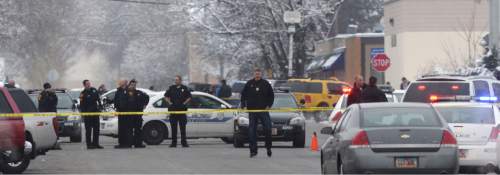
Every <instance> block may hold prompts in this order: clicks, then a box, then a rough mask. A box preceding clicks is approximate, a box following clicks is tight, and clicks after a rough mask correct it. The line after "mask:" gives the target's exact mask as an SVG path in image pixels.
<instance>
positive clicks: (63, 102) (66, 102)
mask: <svg viewBox="0 0 500 175" xmlns="http://www.w3.org/2000/svg"><path fill="white" fill-rule="evenodd" d="M56 95H57V109H72V108H73V105H74V104H73V100H72V99H71V97H70V96H69V95H68V94H65V93H56Z"/></svg>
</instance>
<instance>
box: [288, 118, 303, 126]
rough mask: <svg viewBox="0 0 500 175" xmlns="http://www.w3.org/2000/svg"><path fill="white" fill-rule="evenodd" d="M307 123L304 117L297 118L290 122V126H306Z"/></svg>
mask: <svg viewBox="0 0 500 175" xmlns="http://www.w3.org/2000/svg"><path fill="white" fill-rule="evenodd" d="M305 123H306V121H305V119H304V118H302V117H295V118H292V120H290V125H299V126H304V124H305Z"/></svg>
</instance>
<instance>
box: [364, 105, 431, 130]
mask: <svg viewBox="0 0 500 175" xmlns="http://www.w3.org/2000/svg"><path fill="white" fill-rule="evenodd" d="M361 126H362V127H364V128H376V127H439V126H441V122H440V120H439V117H438V115H437V114H436V112H434V110H433V109H432V108H430V107H429V108H422V107H418V108H406V107H405V108H366V109H363V112H362V116H361Z"/></svg>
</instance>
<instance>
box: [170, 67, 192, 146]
mask: <svg viewBox="0 0 500 175" xmlns="http://www.w3.org/2000/svg"><path fill="white" fill-rule="evenodd" d="M164 96H165V101H167V102H168V103H169V104H170V106H169V108H168V111H187V104H188V103H189V101H191V92H190V90H189V88H188V87H187V86H184V85H183V84H182V78H181V76H179V75H177V76H175V85H172V86H170V87H169V88H168V90H167V91H166V92H165V95H164ZM186 124H187V115H186V114H171V115H170V126H171V127H172V128H171V131H172V143H171V144H170V147H171V148H174V147H177V125H179V126H180V130H181V144H182V147H189V145H188V143H187V140H186Z"/></svg>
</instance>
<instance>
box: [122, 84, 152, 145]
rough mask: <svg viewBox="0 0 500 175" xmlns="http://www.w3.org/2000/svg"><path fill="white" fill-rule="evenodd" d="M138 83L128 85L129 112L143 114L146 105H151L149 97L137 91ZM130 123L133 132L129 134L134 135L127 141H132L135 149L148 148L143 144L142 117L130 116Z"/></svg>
mask: <svg viewBox="0 0 500 175" xmlns="http://www.w3.org/2000/svg"><path fill="white" fill-rule="evenodd" d="M136 86H137V81H136V80H134V79H132V80H130V83H129V84H128V89H127V100H126V101H127V105H126V111H127V112H143V111H144V109H145V108H146V105H147V104H148V103H149V96H148V95H147V94H146V93H144V92H142V91H140V90H137V89H136ZM127 122H129V123H130V125H129V126H131V127H130V129H131V130H133V131H129V132H128V133H132V137H130V139H127V140H128V141H132V144H133V145H134V147H135V148H146V146H145V145H144V144H142V122H143V120H142V115H140V114H137V115H130V116H129V119H128V121H127Z"/></svg>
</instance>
